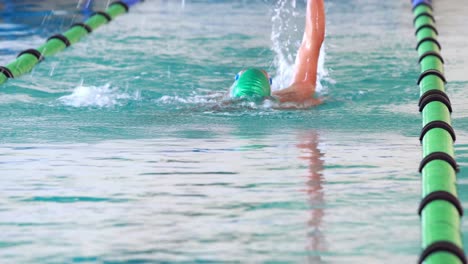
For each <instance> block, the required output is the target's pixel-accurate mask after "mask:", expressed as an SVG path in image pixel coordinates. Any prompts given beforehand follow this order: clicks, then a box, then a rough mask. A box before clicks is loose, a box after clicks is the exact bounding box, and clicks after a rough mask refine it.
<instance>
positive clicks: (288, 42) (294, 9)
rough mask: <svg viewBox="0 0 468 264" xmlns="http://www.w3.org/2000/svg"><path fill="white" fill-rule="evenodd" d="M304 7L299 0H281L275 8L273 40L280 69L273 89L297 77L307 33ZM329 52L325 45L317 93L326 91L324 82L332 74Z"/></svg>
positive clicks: (318, 70)
mask: <svg viewBox="0 0 468 264" xmlns="http://www.w3.org/2000/svg"><path fill="white" fill-rule="evenodd" d="M300 6H301V5H298V4H297V3H296V0H294V1H290V0H278V2H277V3H276V5H275V8H274V10H273V17H272V31H271V40H272V42H273V46H272V50H273V52H274V53H275V54H276V56H275V59H274V62H273V64H274V66H275V68H276V75H275V77H274V79H273V87H272V88H273V90H279V89H282V88H285V87H287V86H289V85H290V84H291V82H292V79H293V77H294V63H295V59H296V53H297V50H298V49H299V47H300V45H301V41H302V35H303V32H304V20H305V10H302V9H301V7H300ZM325 55H326V53H325V45H322V48H321V49H320V57H319V62H318V69H317V92H321V91H323V89H324V88H323V86H322V85H321V83H320V81H321V80H323V79H324V78H325V77H327V76H328V71H327V70H326V69H325Z"/></svg>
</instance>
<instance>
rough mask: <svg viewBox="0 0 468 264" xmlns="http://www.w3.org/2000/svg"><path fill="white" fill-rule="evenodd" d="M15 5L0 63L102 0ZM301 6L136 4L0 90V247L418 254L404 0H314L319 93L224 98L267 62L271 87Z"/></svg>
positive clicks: (443, 18) (444, 35) (458, 100)
mask: <svg viewBox="0 0 468 264" xmlns="http://www.w3.org/2000/svg"><path fill="white" fill-rule="evenodd" d="M18 2H21V3H17V1H15V2H13V1H7V2H6V3H5V4H3V5H2V4H0V8H2V10H1V12H2V19H3V21H2V24H1V25H0V39H1V42H0V54H1V55H2V57H1V59H0V60H1V64H2V65H5V64H7V63H8V62H10V61H11V60H13V59H14V58H15V56H16V54H18V53H19V52H20V51H22V50H24V49H26V48H33V47H38V46H40V45H41V44H42V43H44V41H45V40H46V39H47V37H49V36H51V35H52V34H55V33H58V32H63V31H65V30H66V29H67V28H68V27H69V25H71V24H72V23H74V22H76V21H82V20H83V19H85V17H86V16H87V15H89V13H90V10H100V9H103V8H105V6H106V5H107V4H108V1H104V0H103V1H94V3H92V2H93V1H76V0H73V1H72V0H70V1H43V2H41V4H38V3H37V2H36V1H32V0H28V1H18ZM56 2H57V3H56ZM58 2H60V4H59V3H58ZM85 2H86V3H85ZM448 2H449V3H448V4H447V3H445V2H444V4H443V5H442V4H438V3H435V5H434V7H435V10H436V11H435V13H436V19H437V20H438V29H439V31H440V32H441V34H440V41H441V43H442V45H443V47H444V49H443V54H442V55H443V56H444V58H445V59H446V75H447V78H448V80H449V84H448V85H447V88H448V94H449V96H450V97H451V99H452V98H453V99H452V102H453V107H454V114H453V118H454V128H455V130H456V132H457V138H458V141H457V144H456V153H457V160H458V162H459V164H460V165H461V172H460V174H459V195H460V198H461V200H462V203H463V205H465V204H466V202H468V195H467V193H468V190H467V189H468V181H467V175H466V173H465V171H466V167H467V166H468V140H467V139H466V138H467V137H466V135H468V122H466V121H467V118H468V107H467V106H466V104H465V102H466V100H467V99H468V98H467V97H468V95H467V94H466V93H465V87H466V86H467V84H468V77H466V75H465V74H464V69H465V68H466V65H467V62H468V56H467V55H466V54H468V53H467V52H466V51H464V48H463V47H464V46H463V44H462V43H463V42H462V38H461V36H464V35H466V34H463V33H461V32H466V31H467V29H466V27H464V26H463V14H464V12H463V9H466V8H465V7H460V5H456V2H455V0H449V1H448ZM88 4H89V5H88ZM85 6H87V7H88V9H86V10H83V7H85ZM455 7H456V8H455ZM304 9H305V4H304V1H297V2H296V1H285V0H281V1H278V2H277V1H218V0H216V1H215V0H211V1H209V0H199V1H191V0H190V1H164V0H153V1H145V2H144V3H141V4H139V5H136V6H134V7H133V8H132V10H131V12H130V13H128V14H126V15H123V16H121V17H119V18H118V19H116V20H114V21H112V22H111V23H110V24H109V25H106V26H103V27H102V28H100V29H99V30H97V31H96V32H94V33H93V34H92V35H90V36H89V37H86V38H85V39H83V40H82V41H81V42H80V43H78V44H76V45H74V46H72V47H70V48H68V49H67V50H66V51H64V52H62V53H60V54H58V55H56V56H54V57H50V58H47V59H46V60H45V61H44V62H42V63H41V64H40V65H38V66H37V67H36V68H35V69H34V70H33V71H32V72H31V73H30V74H27V75H25V76H23V77H21V78H18V79H14V80H9V81H8V82H7V83H6V84H4V85H3V86H1V87H0V112H1V113H2V115H0V123H1V124H2V127H1V129H0V142H1V143H0V169H1V173H0V179H1V182H2V184H1V185H0V258H1V259H2V261H4V262H5V263H166V262H171V263H172V262H189V263H192V262H201V263H205V262H213V263H222V262H234V263H258V262H272V263H282V262H293V263H294V262H297V263H412V262H416V260H417V258H418V254H419V253H420V219H419V217H418V215H417V206H418V203H419V200H420V175H419V173H418V172H417V168H418V166H419V161H420V159H421V146H420V144H419V141H418V137H419V132H420V129H421V118H420V115H419V112H418V109H417V100H418V98H419V88H418V86H417V85H416V84H415V81H416V79H417V76H418V73H419V68H418V63H417V53H416V51H415V50H414V47H415V44H416V40H415V37H414V34H413V26H412V24H411V23H412V19H413V17H412V13H411V7H410V3H409V2H407V1H386V2H382V1H378V0H353V1H338V0H333V1H326V13H327V33H326V41H325V44H324V48H323V50H324V52H323V53H322V58H321V60H322V62H323V63H322V65H321V68H320V70H319V75H320V86H319V96H320V97H324V98H325V103H324V104H323V105H320V106H318V107H315V108H311V109H307V110H278V109H277V108H275V105H274V102H268V101H265V102H262V103H246V102H237V103H229V102H227V101H226V99H225V97H224V96H225V93H226V92H227V90H228V89H229V87H230V85H231V84H232V81H233V79H234V76H235V74H236V73H237V72H238V71H240V70H241V69H243V68H245V67H249V66H256V67H263V68H265V69H267V70H268V71H269V72H270V73H271V74H272V75H273V77H274V78H273V80H274V87H273V88H274V89H280V88H281V87H284V86H286V85H287V84H288V82H289V80H290V79H291V72H292V65H293V62H294V56H295V50H296V49H297V47H298V45H299V43H300V40H301V35H302V30H303V19H304V12H305V10H304ZM467 33H468V32H467ZM462 225H463V226H462V228H463V231H464V232H466V231H468V222H467V221H466V220H463V221H462Z"/></svg>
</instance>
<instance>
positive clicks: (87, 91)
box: [58, 84, 141, 107]
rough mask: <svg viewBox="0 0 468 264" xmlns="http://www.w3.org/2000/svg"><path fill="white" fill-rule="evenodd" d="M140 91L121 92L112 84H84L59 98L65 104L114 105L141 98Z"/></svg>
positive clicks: (87, 105)
mask: <svg viewBox="0 0 468 264" xmlns="http://www.w3.org/2000/svg"><path fill="white" fill-rule="evenodd" d="M140 97H141V96H140V92H139V91H136V92H135V93H134V94H133V95H130V94H128V93H126V92H120V91H119V89H118V88H111V86H110V84H106V85H104V86H100V87H96V86H83V85H82V84H81V85H79V86H78V87H76V88H75V89H74V90H73V93H72V94H70V95H66V96H62V97H60V98H59V99H58V100H59V101H60V102H62V103H63V104H64V105H68V106H74V107H89V106H94V107H112V106H116V105H123V104H125V103H126V102H128V101H129V100H140Z"/></svg>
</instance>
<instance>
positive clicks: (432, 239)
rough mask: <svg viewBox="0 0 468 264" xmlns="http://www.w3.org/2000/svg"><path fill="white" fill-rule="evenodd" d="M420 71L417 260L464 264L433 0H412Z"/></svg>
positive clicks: (448, 107)
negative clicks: (419, 237) (419, 243)
mask: <svg viewBox="0 0 468 264" xmlns="http://www.w3.org/2000/svg"><path fill="white" fill-rule="evenodd" d="M411 2H412V5H413V14H414V20H413V23H414V28H415V35H416V38H417V41H418V42H417V45H416V50H417V51H418V55H419V64H420V66H421V75H420V76H419V79H418V81H417V84H418V85H419V87H420V94H421V96H420V99H419V111H420V112H421V113H422V125H423V128H422V130H421V136H420V138H419V139H420V141H421V143H422V148H423V159H422V161H421V164H420V166H419V172H420V173H422V197H423V198H422V200H421V203H420V206H419V210H418V212H419V215H420V216H421V228H422V232H421V233H422V253H421V255H420V257H419V261H418V263H426V264H460V263H461V264H464V263H467V260H466V256H465V253H464V251H463V242H462V235H461V231H460V219H461V217H462V216H463V207H462V205H461V203H460V201H459V199H458V197H457V185H456V179H457V176H456V174H457V172H458V170H459V169H458V165H457V162H456V160H455V158H454V157H455V154H454V148H453V144H454V142H455V140H456V135H455V131H454V130H453V128H452V126H451V113H452V106H451V103H450V99H449V97H448V96H447V94H446V93H445V84H446V79H445V76H444V59H443V58H442V56H441V55H440V51H441V49H442V48H441V45H440V43H439V41H438V40H437V37H438V31H437V29H436V24H435V23H436V21H435V19H434V16H433V8H432V1H431V0H412V1H411Z"/></svg>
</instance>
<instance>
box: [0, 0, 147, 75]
mask: <svg viewBox="0 0 468 264" xmlns="http://www.w3.org/2000/svg"><path fill="white" fill-rule="evenodd" d="M142 1H143V0H126V1H125V0H124V1H115V2H113V3H111V4H110V5H109V7H108V8H107V9H106V10H105V11H98V12H95V13H94V14H93V15H91V17H90V18H88V19H87V20H86V21H85V22H84V23H76V24H73V25H72V26H71V27H70V28H69V29H68V30H67V31H66V32H64V33H63V34H57V35H53V36H51V37H50V38H48V39H47V41H46V43H45V44H43V45H42V46H40V47H39V48H37V49H28V50H25V51H23V52H21V53H20V54H18V56H17V57H16V60H14V61H12V62H10V63H9V64H7V65H6V66H0V84H3V83H5V82H6V81H7V80H8V79H9V78H17V77H19V76H21V75H23V74H25V73H28V72H30V71H31V70H32V69H33V68H34V66H36V64H38V63H39V62H41V61H42V60H44V58H47V57H49V56H53V55H55V54H56V53H58V52H60V51H62V50H64V49H65V48H67V47H69V46H71V45H73V44H75V43H77V42H78V41H80V40H81V38H83V37H84V36H86V35H88V34H90V33H91V32H93V31H94V30H96V29H97V28H99V27H100V26H102V25H104V24H106V23H108V22H110V21H112V20H113V19H115V18H116V17H118V16H120V15H122V14H124V13H126V12H128V10H129V8H130V7H131V6H132V5H134V4H136V3H138V2H142Z"/></svg>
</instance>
